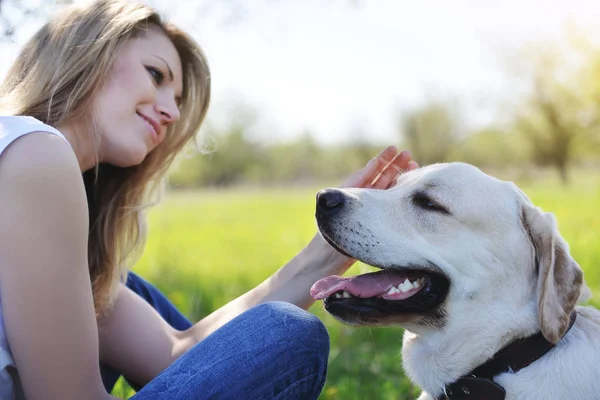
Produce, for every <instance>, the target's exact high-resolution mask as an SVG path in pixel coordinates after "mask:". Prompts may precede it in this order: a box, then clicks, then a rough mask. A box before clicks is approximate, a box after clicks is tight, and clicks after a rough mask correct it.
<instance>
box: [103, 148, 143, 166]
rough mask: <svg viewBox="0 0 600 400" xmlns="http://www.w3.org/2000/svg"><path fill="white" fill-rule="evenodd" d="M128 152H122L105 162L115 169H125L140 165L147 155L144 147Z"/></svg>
mask: <svg viewBox="0 0 600 400" xmlns="http://www.w3.org/2000/svg"><path fill="white" fill-rule="evenodd" d="M128 150H129V151H123V152H121V153H120V154H118V155H115V156H114V157H110V158H108V159H106V160H105V162H107V163H109V164H111V165H114V166H115V167H120V168H127V167H133V166H136V165H139V164H141V163H142V162H143V161H144V160H145V159H146V156H147V155H148V149H147V148H146V147H145V146H144V147H142V146H140V147H139V148H136V149H128Z"/></svg>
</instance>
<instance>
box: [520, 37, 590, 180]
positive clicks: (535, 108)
mask: <svg viewBox="0 0 600 400" xmlns="http://www.w3.org/2000/svg"><path fill="white" fill-rule="evenodd" d="M577 55H578V53H577V52H576V49H575V48H573V47H568V48H563V49H561V48H559V47H557V46H550V45H547V46H540V45H538V46H536V48H535V49H530V50H529V53H528V56H526V57H525V61H526V63H528V68H529V74H530V79H531V82H530V84H531V90H530V93H529V94H528V95H527V96H526V97H525V101H524V104H523V105H522V107H520V109H519V111H518V112H517V116H516V120H515V126H516V129H517V130H518V131H519V132H521V133H522V134H523V135H524V137H525V138H526V139H527V141H528V142H529V144H530V150H531V155H532V159H533V161H534V162H535V163H536V164H538V165H540V166H551V167H554V168H556V170H557V171H558V172H559V175H560V178H561V179H562V181H563V183H568V181H569V166H570V164H571V162H572V160H573V158H574V153H575V151H574V150H575V146H576V143H577V141H578V140H580V139H582V138H583V137H584V136H587V135H589V134H590V121H588V120H587V119H586V118H583V116H584V115H585V114H586V113H588V112H589V111H590V105H591V103H590V102H589V101H586V99H585V98H584V96H582V93H581V91H580V90H579V89H580V88H579V82H578V79H579V78H578V77H579V75H580V73H581V67H580V65H581V63H580V62H574V60H576V59H577V58H576V56H577ZM596 107H597V106H596ZM593 108H594V107H592V111H593Z"/></svg>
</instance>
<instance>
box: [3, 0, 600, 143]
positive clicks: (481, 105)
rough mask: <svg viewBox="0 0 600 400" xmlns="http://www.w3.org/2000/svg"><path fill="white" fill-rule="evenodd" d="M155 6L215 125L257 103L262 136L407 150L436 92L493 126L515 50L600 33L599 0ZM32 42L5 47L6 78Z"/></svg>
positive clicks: (188, 2)
mask: <svg viewBox="0 0 600 400" xmlns="http://www.w3.org/2000/svg"><path fill="white" fill-rule="evenodd" d="M149 2H150V3H151V4H153V5H156V6H158V7H159V8H160V9H161V10H162V11H163V12H164V13H165V14H166V15H168V16H170V17H171V20H173V21H174V22H176V23H178V24H180V25H181V26H182V27H183V28H185V29H188V30H189V31H190V32H191V33H192V35H193V36H194V37H195V38H196V39H197V40H198V41H199V42H200V43H201V44H202V45H203V47H204V49H205V52H206V54H207V57H208V60H209V63H210V66H211V70H212V82H213V99H214V100H213V103H212V106H211V109H210V111H209V119H210V121H211V122H212V123H213V124H217V125H223V124H225V123H226V121H227V120H228V118H230V117H231V115H232V113H233V112H234V110H235V107H234V106H235V104H236V103H240V104H246V105H249V106H251V107H253V108H255V109H256V112H257V114H258V116H259V121H260V124H259V125H258V127H257V129H256V134H257V135H259V136H261V137H264V138H272V139H273V138H278V139H286V138H290V137H293V136H294V135H296V134H298V133H300V132H302V131H304V130H309V131H311V132H313V134H314V135H315V137H317V138H318V139H319V140H322V141H324V142H334V141H340V140H345V139H347V138H349V137H351V135H352V134H353V133H354V132H356V131H363V132H366V133H367V135H368V138H369V139H371V140H373V141H378V142H390V143H397V142H398V128H397V119H398V111H399V110H405V109H406V108H407V107H410V106H412V105H415V104H418V103H419V102H421V101H422V100H423V99H424V97H425V96H428V95H431V94H441V95H447V96H454V97H456V98H457V99H458V101H459V103H460V104H461V105H463V106H464V107H466V109H467V110H468V113H467V117H468V121H467V122H469V123H476V122H481V121H485V118H486V117H487V116H489V115H490V114H491V113H495V112H496V113H497V112H498V107H497V106H498V103H499V102H500V101H506V100H510V98H511V96H512V93H513V92H512V91H511V90H512V89H511V88H512V87H513V84H514V78H512V77H511V75H510V74H509V72H508V69H507V55H508V54H510V52H511V51H512V50H514V49H517V48H519V47H520V46H521V45H523V44H525V43H527V42H528V41H531V40H534V39H540V38H557V37H560V36H563V35H564V31H565V30H564V29H565V24H566V23H567V22H568V21H569V22H571V23H573V24H575V26H577V27H578V28H579V29H586V30H587V31H589V32H590V33H589V34H590V36H591V37H592V39H594V40H597V39H599V38H600V29H599V28H596V27H595V24H598V21H600V1H597V0H595V1H594V0H569V1H565V0H560V1H559V0H502V1H496V0H471V1H467V0H452V1H448V0H422V1H404V0H362V1H361V0H330V1H324V0H252V1H250V0H248V1H243V0H237V1H236V0H220V1H218V0H203V1H198V0H152V1H149ZM167 4H168V6H167ZM198 4H199V5H198ZM37 26H39V24H38V25H36V26H35V27H37ZM32 27H33V25H32V26H30V27H28V28H30V29H32ZM21 44H22V43H21V40H19V41H17V42H16V43H14V44H8V45H7V44H4V45H1V46H2V47H0V50H1V52H0V76H4V73H5V71H6V69H7V66H8V64H9V63H10V62H11V61H12V59H14V56H15V55H16V52H17V51H18V49H19V46H20V45H21Z"/></svg>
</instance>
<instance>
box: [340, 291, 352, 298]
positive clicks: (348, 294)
mask: <svg viewBox="0 0 600 400" xmlns="http://www.w3.org/2000/svg"><path fill="white" fill-rule="evenodd" d="M342 297H343V298H344V299H349V298H350V297H352V295H351V294H350V293H348V292H347V291H345V290H344V292H343V293H342Z"/></svg>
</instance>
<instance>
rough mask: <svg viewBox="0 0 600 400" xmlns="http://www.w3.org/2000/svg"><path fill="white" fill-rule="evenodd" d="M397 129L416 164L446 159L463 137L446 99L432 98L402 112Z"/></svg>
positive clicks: (452, 107) (454, 114)
mask: <svg viewBox="0 0 600 400" xmlns="http://www.w3.org/2000/svg"><path fill="white" fill-rule="evenodd" d="M400 132H401V136H402V137H403V140H404V141H405V143H404V147H406V148H409V149H411V152H412V153H413V156H414V158H415V159H416V160H419V163H421V164H423V165H425V164H433V163H436V162H443V161H446V160H447V158H448V155H449V154H450V152H451V151H452V149H453V148H454V146H456V144H457V143H458V141H459V140H460V138H461V137H462V136H463V133H464V132H463V128H462V126H461V120H460V117H459V112H458V110H457V109H456V108H455V107H454V106H453V105H451V104H450V102H446V101H442V100H432V101H429V102H428V103H426V104H425V105H423V106H420V107H416V108H415V109H413V110H410V111H408V112H407V113H405V114H404V115H403V117H402V118H401V120H400Z"/></svg>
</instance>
